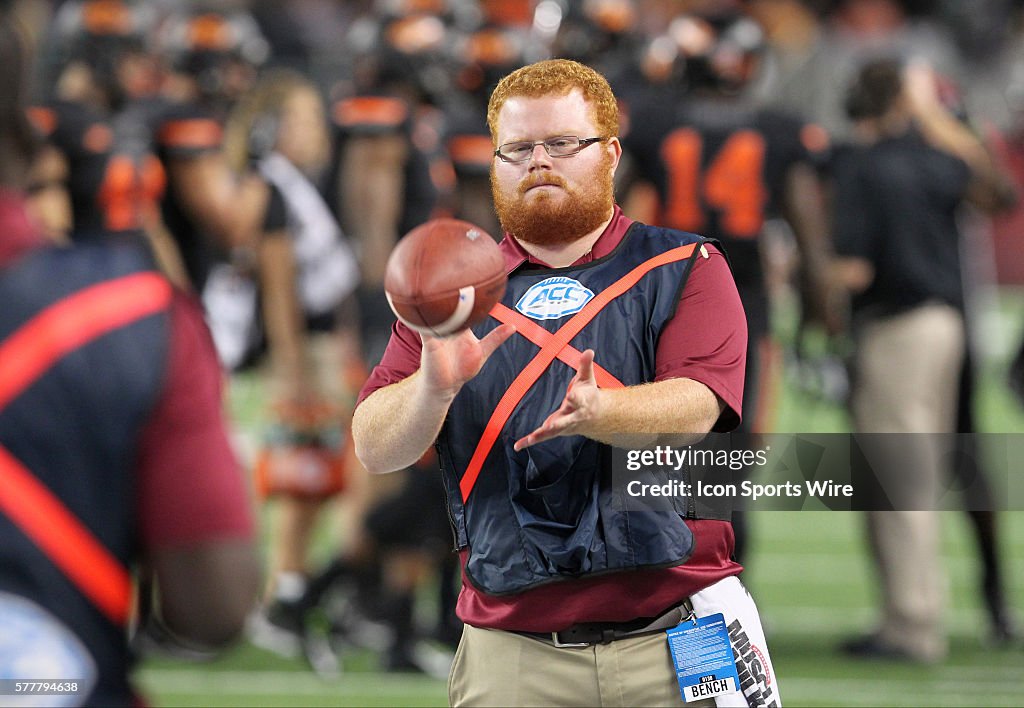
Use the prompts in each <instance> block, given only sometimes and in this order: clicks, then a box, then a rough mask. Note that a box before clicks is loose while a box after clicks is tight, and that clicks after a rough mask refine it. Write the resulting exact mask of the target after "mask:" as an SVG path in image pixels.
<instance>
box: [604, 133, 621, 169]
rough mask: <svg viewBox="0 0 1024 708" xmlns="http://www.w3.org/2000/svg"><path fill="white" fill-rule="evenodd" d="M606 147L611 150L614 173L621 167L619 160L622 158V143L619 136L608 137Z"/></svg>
mask: <svg viewBox="0 0 1024 708" xmlns="http://www.w3.org/2000/svg"><path fill="white" fill-rule="evenodd" d="M605 149H607V150H610V151H611V156H612V173H613V174H614V173H615V170H616V169H618V167H619V160H621V159H622V143H620V142H619V139H618V138H617V137H615V136H612V137H611V138H608V145H607V147H606V148H605Z"/></svg>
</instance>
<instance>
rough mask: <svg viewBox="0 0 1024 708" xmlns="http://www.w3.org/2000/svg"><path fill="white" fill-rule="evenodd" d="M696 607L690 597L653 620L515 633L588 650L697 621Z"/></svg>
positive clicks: (586, 623) (588, 623)
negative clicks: (692, 619) (597, 645)
mask: <svg viewBox="0 0 1024 708" xmlns="http://www.w3.org/2000/svg"><path fill="white" fill-rule="evenodd" d="M694 617H696V615H695V614H694V612H693V605H692V604H691V603H690V599H689V598H687V599H686V600H684V601H683V604H681V605H678V606H676V607H673V608H672V609H670V610H668V611H667V612H665V613H664V614H662V615H659V616H658V617H655V618H654V619H651V618H649V617H642V618H640V619H636V620H633V621H631V622H584V623H581V624H576V625H573V626H572V627H569V629H563V630H562V631H561V632H516V634H521V635H523V636H524V637H530V638H531V639H537V640H539V641H542V642H546V643H547V644H552V645H554V646H556V647H589V646H590V645H592V644H609V643H611V642H614V641H616V640H618V639H625V638H626V637H638V636H640V635H643V634H653V633H654V632H660V631H661V630H663V629H669V628H671V627H675V626H677V625H678V624H679V623H681V622H682V621H683V620H685V619H688V618H694Z"/></svg>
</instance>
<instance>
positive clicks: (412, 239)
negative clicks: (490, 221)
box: [384, 219, 508, 337]
mask: <svg viewBox="0 0 1024 708" xmlns="http://www.w3.org/2000/svg"><path fill="white" fill-rule="evenodd" d="M507 282H508V276H507V274H506V273H505V258H504V256H503V255H502V253H501V250H500V249H499V248H498V244H497V242H496V241H495V240H494V238H492V237H491V235H490V234H488V233H487V232H486V231H484V230H483V229H482V228H480V227H479V226H476V225H474V224H471V223H469V222H468V221H459V220H458V219H433V220H431V221H428V222H427V223H425V224H422V225H421V226H417V227H416V228H415V229H413V230H412V231H410V232H409V233H408V234H406V235H405V236H404V237H403V238H402V239H401V240H400V241H399V242H398V245H397V246H395V249H394V250H393V251H392V252H391V255H390V256H389V257H388V262H387V267H386V269H385V271H384V292H385V294H386V295H387V298H388V303H389V304H390V305H391V309H392V310H393V311H394V313H395V315H396V316H397V317H398V319H399V320H401V321H402V322H403V323H405V324H406V325H408V326H409V328H410V329H413V330H415V331H417V332H420V333H422V334H432V335H434V336H435V337H445V336H448V335H451V334H456V333H457V332H461V331H462V330H464V329H467V328H468V327H471V326H473V325H474V324H476V323H478V322H481V321H482V320H483V319H484V318H486V317H487V313H488V312H489V311H490V309H491V308H492V307H494V305H495V303H497V302H498V301H500V300H501V297H502V295H504V294H505V286H506V284H507Z"/></svg>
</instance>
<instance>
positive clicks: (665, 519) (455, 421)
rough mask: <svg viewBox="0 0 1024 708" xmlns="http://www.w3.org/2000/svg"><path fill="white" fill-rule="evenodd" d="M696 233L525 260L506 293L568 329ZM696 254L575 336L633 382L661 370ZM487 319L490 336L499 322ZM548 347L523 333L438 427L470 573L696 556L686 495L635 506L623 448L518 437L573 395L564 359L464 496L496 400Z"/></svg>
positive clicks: (531, 394)
mask: <svg viewBox="0 0 1024 708" xmlns="http://www.w3.org/2000/svg"><path fill="white" fill-rule="evenodd" d="M701 242H702V239H701V237H699V236H696V235H694V234H689V233H683V232H680V231H672V230H668V229H661V228H657V227H652V226H646V225H643V224H639V223H638V224H634V225H633V226H631V227H630V229H629V230H628V231H627V233H626V235H625V236H624V237H623V239H622V242H621V243H620V244H619V246H618V247H617V248H616V249H615V250H614V251H613V252H612V253H611V254H609V255H608V256H605V257H604V258H601V259H598V260H595V261H593V262H591V263H587V264H585V265H582V266H572V267H569V268H561V269H554V270H522V269H520V270H517V271H515V272H513V273H512V274H511V275H510V277H509V284H508V289H507V291H506V293H505V297H504V299H503V303H504V304H505V305H506V306H507V307H510V308H516V309H518V310H519V311H520V312H522V313H523V314H526V315H527V316H529V317H531V319H533V320H534V321H535V322H536V323H537V324H539V325H540V326H542V327H544V328H545V329H546V330H548V331H549V332H555V331H557V330H558V329H559V327H561V326H562V325H564V324H565V322H567V321H568V320H569V319H570V318H571V317H572V316H573V314H575V313H576V312H578V311H579V310H580V309H582V307H583V306H584V305H585V304H586V302H587V301H589V300H590V299H592V297H593V296H594V295H596V294H598V293H600V292H601V291H602V290H604V289H605V288H607V287H609V286H610V285H612V284H613V283H615V282H616V281H618V280H619V279H620V278H622V277H623V276H624V275H626V274H627V273H629V272H630V271H632V270H633V269H634V268H636V267H638V266H640V265H641V264H642V263H645V262H646V261H648V260H650V259H651V258H654V257H656V256H658V255H659V254H662V253H664V252H665V251H668V250H670V249H673V248H676V247H679V246H685V245H688V244H699V243H701ZM699 252H700V249H699V248H695V249H694V250H693V253H694V255H691V256H690V257H689V258H688V259H684V260H681V261H676V262H672V263H668V264H665V265H660V266H657V267H655V268H654V269H652V270H651V271H650V272H648V273H647V274H646V275H644V276H643V277H642V278H641V279H640V280H639V282H637V283H636V284H635V285H634V286H633V287H631V288H630V289H629V290H627V291H626V292H625V293H624V294H622V295H620V296H619V297H617V298H615V299H613V300H612V301H611V302H610V303H609V304H608V305H606V306H605V307H604V308H603V309H602V310H601V311H600V312H599V314H598V315H597V316H596V317H595V318H594V319H593V320H592V321H591V322H590V323H589V324H588V325H587V326H586V327H585V328H584V329H583V330H582V331H581V332H580V333H579V334H578V335H577V336H576V337H575V338H574V339H573V340H572V341H571V342H570V344H571V346H573V347H575V348H576V349H577V350H579V351H583V350H585V349H588V348H589V349H593V350H594V351H595V353H596V356H595V363H596V364H599V365H600V366H602V367H604V368H605V369H606V370H608V371H609V372H610V373H611V374H612V375H613V376H615V377H616V378H617V379H618V380H619V381H620V382H622V383H623V384H624V385H626V386H632V385H637V384H642V383H647V382H651V381H654V377H655V350H656V347H657V344H658V338H659V336H660V334H661V331H662V328H663V327H664V326H665V324H666V323H667V322H668V321H669V320H670V319H671V318H672V316H673V315H674V314H675V311H676V308H677V306H678V304H679V298H680V296H681V294H682V289H683V286H684V285H685V283H686V278H687V276H688V274H689V272H690V268H691V266H692V263H693V258H694V256H695V255H696V254H699ZM497 325H498V322H497V321H496V320H495V319H494V318H488V319H487V321H486V322H484V323H482V324H480V325H478V326H476V327H474V328H473V331H474V333H476V335H477V336H483V335H485V334H486V333H487V332H488V331H490V330H492V329H494V328H495V327H496V326H497ZM538 351H539V348H538V346H537V345H536V344H534V343H532V342H530V341H529V340H528V339H526V338H525V337H522V336H519V335H513V337H512V338H511V339H509V340H508V341H507V342H505V343H504V344H503V345H502V346H501V347H500V348H499V349H498V350H497V351H496V352H495V353H494V354H493V355H492V356H491V357H490V359H488V361H487V363H486V364H485V366H484V368H483V370H482V371H481V372H480V374H479V375H477V376H476V377H475V378H474V379H472V380H471V381H469V382H468V383H467V384H466V385H465V386H464V387H463V388H462V390H461V391H460V392H459V395H458V396H456V398H455V400H454V401H453V403H452V406H451V408H450V409H449V412H448V416H447V419H446V420H445V423H444V426H443V427H442V430H441V434H440V436H439V438H438V443H437V447H438V453H439V456H440V458H441V464H442V469H443V476H444V481H445V489H446V492H447V495H448V508H449V511H450V514H451V520H452V524H453V527H454V530H455V536H456V545H457V547H458V548H459V549H462V548H465V547H467V546H468V547H469V559H468V561H467V563H466V568H465V571H466V575H467V577H468V578H469V580H470V581H471V582H472V583H473V585H474V586H476V587H477V588H479V589H480V590H483V591H484V592H487V593H490V594H495V595H501V594H507V593H515V592H520V591H522V590H525V589H527V588H530V587H534V586H537V585H541V584H544V583H549V582H553V581H557V580H563V579H567V578H574V577H579V576H583V575H593V574H597V573H605V572H614V571H622V570H631V569H638V568H653V567H668V566H673V565H678V564H680V563H684V562H686V560H687V559H688V558H689V557H690V554H691V553H692V551H693V535H692V534H691V532H690V530H689V528H688V527H687V526H686V524H685V523H684V520H683V519H684V517H685V514H686V509H685V508H684V507H685V503H683V504H680V505H675V504H674V506H678V507H679V508H673V509H669V510H664V511H651V510H645V511H643V512H639V513H637V512H631V511H629V510H626V509H624V508H623V504H622V503H621V499H619V500H617V501H616V500H615V499H614V498H613V497H614V494H613V493H612V491H611V479H610V476H611V450H610V448H608V447H607V446H605V445H602V444H600V443H597V442H596V441H593V440H590V439H588V438H584V437H582V436H571V437H560V438H555V439H553V440H549V441H546V442H543V443H540V444H538V445H534V446H532V447H529V448H526V449H525V450H522V451H521V452H515V451H514V450H513V449H512V445H513V443H514V442H515V441H516V440H517V439H519V438H520V437H522V436H524V435H527V434H528V433H530V432H532V431H533V430H534V429H535V428H536V427H537V426H538V425H540V423H541V422H542V421H543V420H544V419H545V418H546V417H547V416H548V415H549V414H550V413H551V412H552V411H554V410H555V409H556V408H557V407H558V406H559V405H560V403H561V401H562V399H563V397H564V396H565V391H566V387H567V385H568V383H569V381H570V379H572V377H573V376H574V374H575V370H574V369H573V368H572V367H570V366H568V365H567V364H564V363H562V362H561V361H558V360H555V361H554V362H552V363H551V364H550V365H549V367H548V368H547V369H546V370H545V371H544V373H543V374H542V375H541V377H540V378H539V379H538V380H537V382H536V383H535V384H534V385H533V386H532V387H531V388H530V389H529V391H527V393H526V395H525V396H524V397H523V399H522V401H521V402H520V403H519V405H518V406H517V408H516V409H515V410H514V411H513V413H512V415H511V417H510V418H509V420H508V422H507V423H506V424H505V427H504V428H503V429H502V431H501V434H500V436H499V438H498V440H497V442H496V443H495V445H494V447H493V448H492V449H491V451H490V454H489V455H488V456H487V458H486V461H485V462H484V465H483V468H482V470H481V472H480V476H479V478H478V479H477V481H476V484H475V487H474V488H473V491H472V493H471V494H470V495H469V498H468V500H467V501H466V502H465V503H464V502H463V500H462V495H461V493H460V489H459V480H460V478H461V477H462V474H463V473H464V471H465V469H466V467H467V465H468V463H469V460H470V459H471V457H472V455H473V452H474V450H475V448H476V445H477V442H478V441H479V440H480V437H481V435H482V434H483V432H484V428H485V426H486V425H487V422H488V419H489V417H490V415H491V412H492V411H493V410H494V408H495V406H496V405H497V403H498V401H499V400H500V399H501V397H502V395H503V394H504V393H505V392H506V390H508V388H509V385H510V384H511V383H512V381H513V380H514V379H515V378H516V376H517V375H518V374H519V372H520V371H522V369H523V368H524V367H525V366H526V365H527V364H528V363H529V362H530V360H531V359H533V357H534V356H535V355H536V354H537V352H538Z"/></svg>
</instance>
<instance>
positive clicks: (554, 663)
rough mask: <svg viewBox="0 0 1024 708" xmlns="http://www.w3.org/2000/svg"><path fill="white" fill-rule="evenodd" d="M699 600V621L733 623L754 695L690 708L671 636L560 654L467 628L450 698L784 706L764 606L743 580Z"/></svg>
mask: <svg viewBox="0 0 1024 708" xmlns="http://www.w3.org/2000/svg"><path fill="white" fill-rule="evenodd" d="M691 601H692V602H693V607H694V610H695V611H696V614H697V615H698V616H699V617H705V616H707V615H710V614H715V613H717V612H722V613H723V615H725V619H726V624H730V625H733V630H732V631H733V632H735V633H736V640H735V641H734V642H733V649H734V650H736V652H738V653H739V654H740V661H739V664H738V665H739V669H740V671H739V673H740V681H741V684H743V686H742V687H741V688H742V691H743V693H746V694H747V697H744V695H743V694H742V693H740V692H736V693H734V694H730V695H726V696H720V697H719V698H718V699H717V701H716V699H713V698H711V699H705V700H702V701H696V702H692V703H684V702H683V698H682V696H681V694H680V691H679V682H678V681H677V680H676V673H675V668H674V667H673V665H672V659H671V657H670V656H669V649H668V639H667V637H666V635H665V632H663V631H661V632H654V633H652V634H646V635H643V636H639V637H630V638H627V639H620V640H618V641H614V642H611V643H609V644H597V645H593V646H588V647H565V648H559V647H555V646H553V645H551V644H548V643H547V642H543V641H540V640H538V639H532V638H530V637H524V636H522V635H520V634H516V633H514V632H503V631H500V630H492V629H480V628H477V627H473V626H471V625H468V624H467V625H466V627H465V629H464V630H463V634H462V641H461V642H460V643H459V649H458V651H457V652H456V653H455V660H454V662H453V663H452V673H451V678H450V679H449V682H448V699H449V701H450V703H451V705H452V706H459V707H461V706H688V707H690V706H715V705H718V706H747V705H748V698H751V700H752V703H751V705H763V704H772V703H774V704H775V705H781V701H780V700H779V697H778V695H779V694H778V684H777V681H776V678H775V671H774V669H773V667H772V665H771V659H770V656H769V654H768V647H767V644H766V643H765V641H764V633H763V632H762V630H761V622H760V619H759V617H758V615H757V608H756V607H755V605H754V602H753V600H751V598H750V595H749V594H747V591H746V589H745V588H744V587H743V584H742V583H741V582H740V581H739V579H738V578H726V579H724V580H721V581H719V582H718V583H715V584H714V585H712V586H710V587H708V588H705V589H704V590H702V591H700V592H699V593H696V594H695V595H694V596H693V597H692V598H691ZM737 627H740V628H739V629H737ZM730 637H732V632H731V633H730ZM755 657H756V658H755ZM755 662H756V665H755ZM755 694H756V697H752V696H754V695H755Z"/></svg>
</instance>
